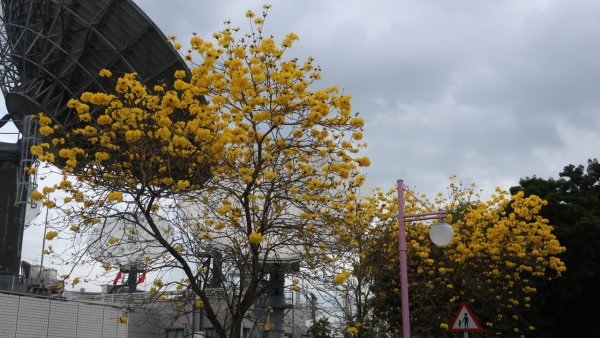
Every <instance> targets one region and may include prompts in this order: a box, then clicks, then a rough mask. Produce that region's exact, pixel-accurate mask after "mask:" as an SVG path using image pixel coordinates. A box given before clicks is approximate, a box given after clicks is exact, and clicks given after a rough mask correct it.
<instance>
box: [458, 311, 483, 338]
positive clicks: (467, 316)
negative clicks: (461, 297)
mask: <svg viewBox="0 0 600 338" xmlns="http://www.w3.org/2000/svg"><path fill="white" fill-rule="evenodd" d="M482 330H483V329H482V328H481V325H479V322H477V319H475V316H474V315H473V313H472V312H471V310H470V309H469V307H468V306H467V303H465V302H462V304H460V308H459V309H458V312H457V313H456V316H455V317H454V320H453V321H452V325H450V331H452V332H464V333H465V335H464V337H465V338H468V337H469V332H479V331H482Z"/></svg>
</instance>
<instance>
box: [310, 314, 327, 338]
mask: <svg viewBox="0 0 600 338" xmlns="http://www.w3.org/2000/svg"><path fill="white" fill-rule="evenodd" d="M308 336H309V337H311V338H332V337H333V336H332V334H331V323H329V319H327V317H322V318H321V319H317V320H315V321H314V322H313V323H312V325H311V326H310V328H309V329H308Z"/></svg>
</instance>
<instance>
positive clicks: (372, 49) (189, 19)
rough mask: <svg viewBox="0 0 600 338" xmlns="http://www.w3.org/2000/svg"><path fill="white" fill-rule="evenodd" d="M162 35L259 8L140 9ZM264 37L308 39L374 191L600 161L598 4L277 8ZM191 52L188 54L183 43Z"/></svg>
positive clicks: (426, 188)
mask: <svg viewBox="0 0 600 338" xmlns="http://www.w3.org/2000/svg"><path fill="white" fill-rule="evenodd" d="M136 3H137V4H138V5H139V6H140V7H141V8H142V9H143V10H144V11H145V12H146V13H147V14H148V16H149V17H150V18H151V19H152V20H154V21H155V22H156V24H157V25H158V26H159V27H160V28H161V29H162V30H163V32H164V33H165V34H166V35H177V36H178V37H179V40H180V42H182V43H183V42H187V41H188V40H189V37H190V34H191V33H192V32H196V33H198V35H199V36H200V37H202V38H205V39H210V37H211V36H212V33H213V32H216V31H218V30H220V29H222V28H223V21H225V20H231V21H232V25H234V26H239V27H241V28H242V30H244V29H247V28H248V20H247V19H246V18H245V16H244V14H245V12H246V10H249V9H250V10H254V11H255V12H257V13H260V12H262V5H263V4H264V2H259V1H241V0H239V1H192V0H171V1H169V2H168V5H167V2H165V1H163V0H137V1H136ZM271 4H272V5H273V7H272V8H271V10H270V12H269V16H268V18H267V21H266V24H265V32H267V33H270V34H273V35H275V38H276V39H281V38H283V37H284V36H285V34H286V33H288V32H294V33H296V34H297V35H299V36H300V41H299V42H297V43H296V45H295V46H294V48H293V49H292V52H293V56H299V57H301V58H305V57H307V56H313V57H315V58H316V63H317V64H319V65H320V66H321V67H322V69H323V82H322V83H323V85H337V86H339V87H340V88H344V92H345V94H349V95H352V97H353V100H352V105H353V109H354V111H357V112H359V113H360V115H361V116H362V117H363V118H364V119H365V121H366V132H365V138H366V141H367V142H368V144H369V147H368V150H367V152H366V154H367V155H368V156H369V157H370V158H371V160H372V165H371V167H370V168H369V169H368V170H367V175H368V178H369V180H370V181H371V183H372V185H374V186H380V187H383V188H390V187H393V186H394V185H395V184H396V180H397V179H399V178H402V179H404V180H405V182H406V183H407V184H409V185H410V186H412V187H415V188H416V190H417V191H419V192H421V191H422V192H425V193H428V194H433V193H435V192H439V191H445V187H446V186H447V185H448V177H449V176H450V175H453V174H456V175H457V179H458V180H461V181H463V182H465V183H469V184H470V183H473V182H474V183H476V184H477V185H478V186H479V187H480V188H483V189H484V190H485V191H486V192H488V193H489V192H491V191H493V188H494V187H496V186H500V187H503V188H509V187H510V186H512V185H516V184H518V181H519V179H520V178H523V177H526V176H532V175H537V176H539V177H544V178H547V177H550V176H552V177H558V173H560V172H561V171H562V169H563V167H564V166H566V165H568V164H584V163H586V161H587V159H589V158H596V157H598V150H597V149H598V145H599V144H600V133H599V132H598V131H599V130H600V129H599V127H600V114H598V112H599V109H600V95H599V94H598V90H599V89H600V83H599V82H600V20H598V18H599V17H600V2H599V1H593V0H590V1H585V0H570V1H558V0H556V1H553V0H537V1H522V0H514V1H508V0H506V1H461V0H454V1H441V0H440V1H427V0H413V1H405V0H385V1H384V0H377V1H349V0H344V1H324V0H318V1H316V0H309V1H276V2H272V3H271ZM184 45H185V44H184Z"/></svg>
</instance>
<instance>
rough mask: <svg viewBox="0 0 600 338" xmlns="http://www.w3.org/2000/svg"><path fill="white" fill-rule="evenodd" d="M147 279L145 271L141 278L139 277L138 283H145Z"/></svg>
mask: <svg viewBox="0 0 600 338" xmlns="http://www.w3.org/2000/svg"><path fill="white" fill-rule="evenodd" d="M145 280H146V273H145V272H143V273H142V274H141V275H140V279H138V282H137V283H138V284H142V283H143V282H144V281H145Z"/></svg>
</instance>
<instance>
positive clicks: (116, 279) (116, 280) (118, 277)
mask: <svg viewBox="0 0 600 338" xmlns="http://www.w3.org/2000/svg"><path fill="white" fill-rule="evenodd" d="M121 276H122V274H121V271H119V274H118V275H117V278H115V281H114V282H113V286H116V285H117V283H118V282H119V279H121Z"/></svg>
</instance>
